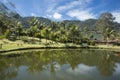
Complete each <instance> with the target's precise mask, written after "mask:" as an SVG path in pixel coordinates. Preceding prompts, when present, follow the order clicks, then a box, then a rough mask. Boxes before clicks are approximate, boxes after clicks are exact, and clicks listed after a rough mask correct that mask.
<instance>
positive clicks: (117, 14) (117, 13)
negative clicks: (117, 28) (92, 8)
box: [112, 11, 120, 23]
mask: <svg viewBox="0 0 120 80" xmlns="http://www.w3.org/2000/svg"><path fill="white" fill-rule="evenodd" d="M112 14H113V16H114V17H116V19H115V21H117V22H118V23H120V11H114V12H112Z"/></svg>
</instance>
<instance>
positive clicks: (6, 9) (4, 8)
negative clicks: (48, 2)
mask: <svg viewBox="0 0 120 80" xmlns="http://www.w3.org/2000/svg"><path fill="white" fill-rule="evenodd" d="M10 6H11V7H10ZM1 15H2V16H3V15H6V18H8V20H10V21H11V22H12V23H14V22H15V21H16V20H19V21H21V22H22V23H23V26H24V27H30V24H29V22H30V21H31V20H32V19H33V18H34V17H33V16H29V17H22V16H20V15H19V14H18V13H17V12H16V11H15V6H14V4H12V3H10V2H9V3H8V4H6V5H5V4H4V3H2V2H0V16H1ZM36 18H37V19H38V20H39V21H40V22H41V23H43V24H45V25H46V26H50V25H51V22H52V21H51V20H50V19H48V18H44V17H36ZM96 21H97V19H88V20H85V21H80V20H63V21H62V22H63V23H64V24H65V26H68V25H70V24H72V25H75V26H78V27H80V28H81V29H82V28H84V27H87V28H88V29H89V30H92V31H93V30H95V29H96V27H95V23H96ZM58 23H59V22H58ZM114 28H115V30H116V31H119V30H120V23H117V22H114Z"/></svg>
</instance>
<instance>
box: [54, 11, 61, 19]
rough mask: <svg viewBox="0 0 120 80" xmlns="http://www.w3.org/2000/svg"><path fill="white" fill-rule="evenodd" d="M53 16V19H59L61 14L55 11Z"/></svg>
mask: <svg viewBox="0 0 120 80" xmlns="http://www.w3.org/2000/svg"><path fill="white" fill-rule="evenodd" d="M53 18H54V19H61V18H62V15H61V14H59V13H57V12H56V13H54V14H53Z"/></svg>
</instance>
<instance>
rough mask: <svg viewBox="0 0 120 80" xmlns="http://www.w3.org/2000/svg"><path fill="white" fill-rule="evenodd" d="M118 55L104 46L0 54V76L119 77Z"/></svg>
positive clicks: (20, 79)
mask: <svg viewBox="0 0 120 80" xmlns="http://www.w3.org/2000/svg"><path fill="white" fill-rule="evenodd" d="M119 75H120V56H116V55H115V53H114V52H111V51H105V50H104V51H103V50H85V49H82V50H46V51H34V52H29V53H28V52H27V53H26V52H25V54H23V53H22V55H8V56H0V78H1V80H35V79H37V80H48V79H49V80H83V79H84V80H94V79H95V80H96V79H97V80H120V78H119Z"/></svg>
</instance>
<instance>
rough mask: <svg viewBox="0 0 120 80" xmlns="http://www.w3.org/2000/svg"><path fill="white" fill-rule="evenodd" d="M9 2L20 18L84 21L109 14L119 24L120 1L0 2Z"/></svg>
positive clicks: (20, 0) (39, 0) (48, 0)
mask: <svg viewBox="0 0 120 80" xmlns="http://www.w3.org/2000/svg"><path fill="white" fill-rule="evenodd" d="M0 1H2V2H4V3H5V4H6V3H8V2H9V1H11V2H12V3H13V4H14V5H15V7H16V8H15V10H16V11H17V12H18V13H19V14H20V15H21V16H42V17H46V18H50V19H53V20H64V19H68V20H71V19H75V20H82V21H83V20H86V19H89V18H95V19H96V18H98V17H99V15H100V14H101V13H103V12H111V13H112V14H113V15H114V16H115V17H116V21H117V22H120V0H0Z"/></svg>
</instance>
